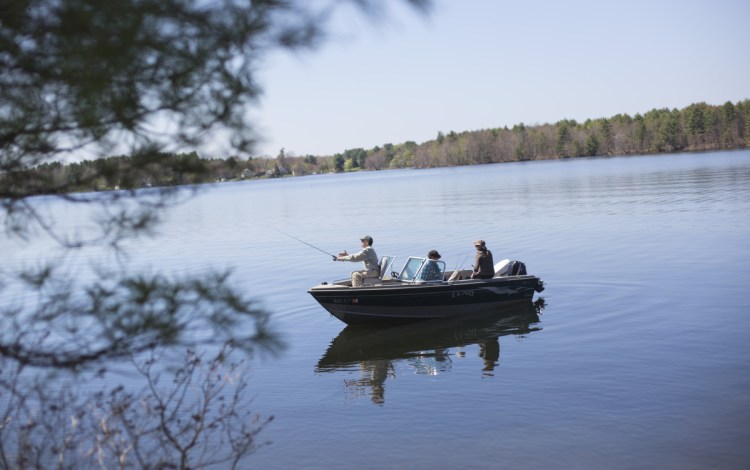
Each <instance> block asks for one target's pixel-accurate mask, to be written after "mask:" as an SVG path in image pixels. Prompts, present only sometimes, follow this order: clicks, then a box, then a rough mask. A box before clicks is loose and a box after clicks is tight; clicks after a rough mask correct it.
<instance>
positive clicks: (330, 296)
mask: <svg viewBox="0 0 750 470" xmlns="http://www.w3.org/2000/svg"><path fill="white" fill-rule="evenodd" d="M395 261H396V257H394V256H383V257H382V258H381V260H380V275H379V276H378V277H373V278H367V279H365V282H364V285H362V286H358V287H352V281H351V279H342V280H338V281H333V282H330V283H329V282H323V283H321V284H318V285H317V286H314V287H312V288H310V289H309V290H308V292H309V293H310V295H312V296H313V297H314V298H315V300H317V301H318V303H320V305H321V306H322V307H323V308H325V309H326V310H327V311H328V312H330V313H331V314H332V315H333V316H335V317H336V318H338V319H339V320H341V321H343V322H344V323H346V324H363V323H378V322H412V321H418V320H430V319H434V318H446V317H451V316H455V315H471V314H474V313H478V312H484V311H487V309H491V308H499V307H502V306H504V305H508V304H509V303H513V302H523V301H526V302H528V301H529V300H531V299H532V298H533V296H534V293H535V292H541V291H542V290H544V283H543V282H542V281H541V279H539V278H538V277H536V276H532V275H529V274H527V272H526V266H525V264H524V263H523V262H521V261H511V260H509V259H504V260H502V261H500V262H498V263H497V264H496V265H495V266H494V267H495V274H494V277H492V278H489V279H472V277H471V274H472V271H471V270H470V269H466V270H460V269H459V270H454V271H451V272H446V269H445V262H443V261H439V260H432V259H428V258H422V257H417V256H410V257H409V258H408V259H407V260H406V262H405V263H404V265H403V267H402V268H401V270H399V271H394V270H393V266H394V263H395Z"/></svg>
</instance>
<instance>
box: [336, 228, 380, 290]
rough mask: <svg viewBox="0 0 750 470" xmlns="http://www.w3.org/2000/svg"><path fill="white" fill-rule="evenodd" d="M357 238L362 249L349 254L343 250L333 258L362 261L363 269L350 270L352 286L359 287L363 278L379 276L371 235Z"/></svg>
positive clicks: (376, 256)
mask: <svg viewBox="0 0 750 470" xmlns="http://www.w3.org/2000/svg"><path fill="white" fill-rule="evenodd" d="M359 240H360V241H361V242H362V251H360V252H359V253H354V254H353V255H350V254H348V253H347V252H346V250H344V251H342V252H341V253H339V255H338V256H336V257H335V258H334V260H335V261H352V262H357V261H362V262H364V268H365V269H364V270H363V271H352V287H360V286H361V285H362V284H363V282H364V280H365V278H368V277H375V278H376V277H378V276H380V266H379V263H378V255H377V254H376V253H375V250H374V249H373V248H372V237H371V236H369V235H365V236H363V237H362V238H360V239H359Z"/></svg>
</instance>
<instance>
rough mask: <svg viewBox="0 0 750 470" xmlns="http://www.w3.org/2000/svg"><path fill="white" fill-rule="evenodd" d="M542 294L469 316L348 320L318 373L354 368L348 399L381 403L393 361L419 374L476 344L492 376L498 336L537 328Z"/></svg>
mask: <svg viewBox="0 0 750 470" xmlns="http://www.w3.org/2000/svg"><path fill="white" fill-rule="evenodd" d="M543 309H544V299H543V298H539V299H537V300H536V301H535V302H531V301H527V302H523V303H520V304H519V303H516V304H513V305H512V306H508V307H504V308H503V309H501V310H497V309H495V310H492V311H487V312H483V313H480V314H476V315H472V316H471V317H460V318H446V319H437V320H430V321H425V322H419V323H411V324H407V325H399V326H392V327H386V328H384V327H382V326H362V325H356V326H353V325H350V326H347V327H346V328H344V329H343V330H342V331H341V332H340V333H339V335H338V336H336V338H334V339H333V341H331V345H330V346H329V347H328V350H327V351H326V352H325V354H324V355H323V357H321V358H320V360H319V361H318V364H317V365H316V367H315V371H316V372H317V373H327V372H352V371H355V372H356V371H358V372H359V374H360V377H359V378H357V379H350V380H345V381H344V383H345V385H346V394H347V398H348V399H357V398H363V397H369V398H370V399H371V400H372V401H373V402H374V403H377V404H383V403H384V402H385V382H386V380H387V379H389V378H390V379H394V378H396V369H397V368H396V365H397V364H399V363H402V364H400V365H407V366H408V368H409V370H411V371H413V372H414V373H416V374H418V375H437V374H440V373H445V372H449V371H450V370H451V369H452V367H453V359H454V357H463V356H464V355H465V352H464V351H462V350H457V351H455V352H453V351H452V349H461V348H463V347H465V346H469V345H474V344H476V345H478V346H479V356H480V357H481V358H482V361H483V364H482V370H481V373H482V374H483V375H485V376H491V375H493V373H494V370H495V367H497V365H498V363H499V360H500V341H499V337H500V336H505V335H525V334H528V333H531V332H533V331H538V330H541V327H538V326H536V325H537V324H538V323H539V314H541V312H542V311H543Z"/></svg>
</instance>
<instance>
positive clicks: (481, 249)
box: [471, 240, 495, 279]
mask: <svg viewBox="0 0 750 470" xmlns="http://www.w3.org/2000/svg"><path fill="white" fill-rule="evenodd" d="M474 247H475V248H476V249H477V255H476V257H475V258H474V272H473V273H471V278H472V279H492V277H493V276H494V275H495V263H494V261H492V252H491V251H490V250H488V249H487V246H486V245H485V243H484V240H474Z"/></svg>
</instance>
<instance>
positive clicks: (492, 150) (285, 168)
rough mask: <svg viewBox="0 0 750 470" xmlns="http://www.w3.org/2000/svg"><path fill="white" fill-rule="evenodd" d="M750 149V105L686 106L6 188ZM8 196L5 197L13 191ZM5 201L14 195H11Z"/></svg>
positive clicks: (82, 170) (55, 189)
mask: <svg viewBox="0 0 750 470" xmlns="http://www.w3.org/2000/svg"><path fill="white" fill-rule="evenodd" d="M748 146H750V100H744V101H739V102H737V103H732V102H730V101H727V102H726V103H724V104H723V105H709V104H706V103H694V104H691V105H689V106H687V107H685V108H683V109H680V110H678V109H671V110H670V109H666V108H664V109H653V110H651V111H648V112H646V113H645V114H643V115H641V114H636V115H635V116H629V115H627V114H617V115H615V116H612V117H609V118H600V119H593V120H592V119H587V120H586V121H584V122H576V121H575V120H569V119H564V120H561V121H558V122H556V123H554V124H539V125H533V126H532V125H525V124H517V125H515V126H513V127H512V128H508V127H507V126H506V127H503V128H494V129H483V130H475V131H465V132H460V133H457V132H453V131H451V132H448V133H447V134H445V133H443V132H438V134H437V137H436V138H435V139H433V140H430V141H426V142H424V143H421V144H417V143H416V142H412V141H408V142H404V143H402V144H395V145H394V144H384V145H383V146H382V147H380V146H376V147H374V148H372V149H369V150H365V149H363V148H356V149H348V150H345V151H344V152H342V153H338V154H335V155H333V156H314V155H305V156H296V155H292V154H286V153H285V151H284V149H281V150H280V152H279V154H278V156H276V157H275V158H273V157H250V158H247V159H242V158H240V157H236V156H230V157H228V158H202V157H200V156H199V155H198V154H197V153H196V152H191V153H187V154H186V153H181V154H169V153H163V152H156V151H155V152H148V153H142V154H138V155H130V156H113V157H108V158H102V159H96V160H86V161H82V162H80V163H71V164H63V163H59V162H53V163H44V164H41V165H38V166H36V167H34V168H31V169H26V170H23V171H21V172H15V174H6V175H5V177H8V178H10V179H11V181H10V182H9V183H10V184H8V182H5V183H4V185H7V186H10V187H11V188H12V187H14V186H15V188H16V191H18V192H19V193H23V194H25V195H30V194H40V195H41V194H64V193H71V192H88V191H107V190H119V189H136V188H140V187H151V186H177V185H183V184H202V183H216V182H224V181H237V180H250V179H261V178H278V177H285V176H303V175H310V174H319V173H343V172H351V171H362V170H384V169H396V168H435V167H447V166H465V165H479V164H488V163H503V162H519V161H533V160H554V159H568V158H579V157H600V156H626V155H644V154H660V153H674V152H690V151H706V150H731V149H741V148H746V147H748ZM14 192H15V191H13V190H11V191H10V193H11V194H12V193H14ZM11 197H12V196H11Z"/></svg>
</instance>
